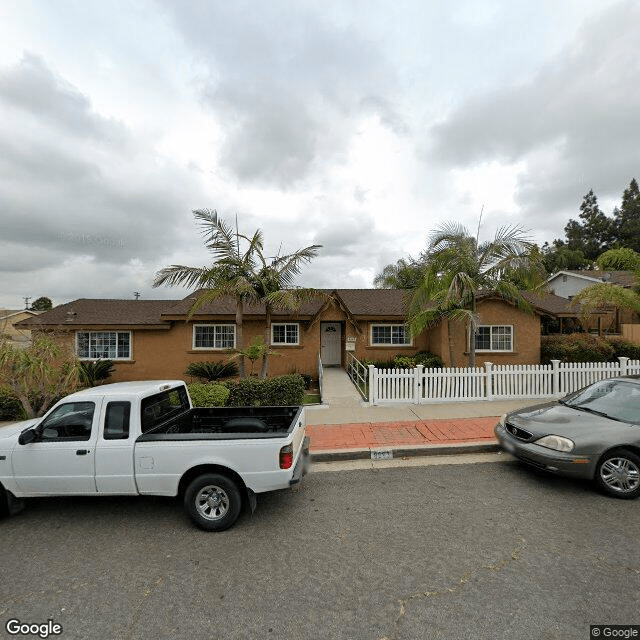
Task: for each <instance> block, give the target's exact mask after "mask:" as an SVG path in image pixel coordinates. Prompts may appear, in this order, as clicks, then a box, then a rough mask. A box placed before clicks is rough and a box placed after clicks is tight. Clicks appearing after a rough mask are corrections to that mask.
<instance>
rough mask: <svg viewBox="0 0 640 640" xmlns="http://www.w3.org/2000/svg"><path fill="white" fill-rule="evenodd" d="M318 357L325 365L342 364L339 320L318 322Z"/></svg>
mask: <svg viewBox="0 0 640 640" xmlns="http://www.w3.org/2000/svg"><path fill="white" fill-rule="evenodd" d="M320 357H321V358H322V364H323V365H325V366H329V367H330V366H336V365H337V366H340V365H341V364H342V325H341V324H340V323H339V322H322V323H320Z"/></svg>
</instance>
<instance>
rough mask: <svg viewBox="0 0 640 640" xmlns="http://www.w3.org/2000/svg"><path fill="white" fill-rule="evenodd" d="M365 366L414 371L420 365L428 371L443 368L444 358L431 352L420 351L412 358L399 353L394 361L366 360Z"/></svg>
mask: <svg viewBox="0 0 640 640" xmlns="http://www.w3.org/2000/svg"><path fill="white" fill-rule="evenodd" d="M363 364H364V365H365V366H368V365H370V364H372V365H373V366H374V367H376V369H413V368H414V367H415V366H416V365H419V364H421V365H422V366H423V367H425V368H427V369H433V368H441V367H442V366H443V362H442V358H441V357H440V356H437V355H436V354H435V353H430V352H429V351H418V353H416V354H414V355H412V356H408V355H405V354H403V353H398V354H397V355H396V356H395V357H394V358H393V360H365V361H364V362H363Z"/></svg>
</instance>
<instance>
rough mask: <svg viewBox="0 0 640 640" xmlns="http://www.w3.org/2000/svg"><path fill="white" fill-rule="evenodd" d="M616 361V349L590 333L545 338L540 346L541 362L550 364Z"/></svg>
mask: <svg viewBox="0 0 640 640" xmlns="http://www.w3.org/2000/svg"><path fill="white" fill-rule="evenodd" d="M612 359H614V348H613V347H612V346H611V345H610V344H609V343H608V342H607V341H606V340H603V339H602V338H599V337H598V336H592V335H590V334H588V333H572V334H570V335H558V336H543V338H542V340H541V344H540V360H541V362H542V363H543V364H549V363H550V362H551V360H560V362H609V361H610V360H612Z"/></svg>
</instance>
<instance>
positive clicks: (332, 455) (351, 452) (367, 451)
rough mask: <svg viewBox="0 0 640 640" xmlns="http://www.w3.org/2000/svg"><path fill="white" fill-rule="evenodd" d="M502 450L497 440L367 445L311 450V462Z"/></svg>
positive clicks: (448, 454)
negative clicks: (378, 454) (378, 455)
mask: <svg viewBox="0 0 640 640" xmlns="http://www.w3.org/2000/svg"><path fill="white" fill-rule="evenodd" d="M498 451H502V448H501V447H500V445H499V444H498V443H497V442H495V441H494V442H464V443H461V444H447V445H440V444H434V445H416V446H407V447H398V446H395V447H394V446H390V447H367V448H359V449H327V450H325V451H313V450H311V462H339V461H340V462H341V461H345V460H367V459H371V458H372V452H391V457H392V458H413V457H420V456H454V455H460V454H463V453H496V452H498Z"/></svg>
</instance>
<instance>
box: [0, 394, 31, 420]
mask: <svg viewBox="0 0 640 640" xmlns="http://www.w3.org/2000/svg"><path fill="white" fill-rule="evenodd" d="M26 417H27V416H26V414H25V412H24V409H23V408H22V403H21V402H20V400H18V398H17V397H16V396H15V395H14V394H13V393H12V392H11V391H10V390H9V389H5V388H0V420H26Z"/></svg>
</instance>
